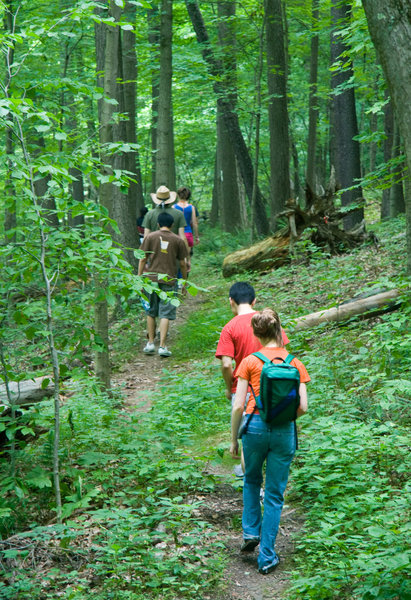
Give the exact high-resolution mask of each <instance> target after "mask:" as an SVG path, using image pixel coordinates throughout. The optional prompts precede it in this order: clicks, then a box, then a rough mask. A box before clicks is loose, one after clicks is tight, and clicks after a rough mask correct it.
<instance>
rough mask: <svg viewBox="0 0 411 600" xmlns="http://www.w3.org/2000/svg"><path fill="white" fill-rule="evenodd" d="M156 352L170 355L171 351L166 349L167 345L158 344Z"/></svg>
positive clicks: (161, 354) (160, 354)
mask: <svg viewBox="0 0 411 600" xmlns="http://www.w3.org/2000/svg"><path fill="white" fill-rule="evenodd" d="M158 354H159V356H171V352H170V350H168V349H167V346H160V348H159V349H158Z"/></svg>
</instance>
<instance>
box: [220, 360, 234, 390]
mask: <svg viewBox="0 0 411 600" xmlns="http://www.w3.org/2000/svg"><path fill="white" fill-rule="evenodd" d="M221 373H222V375H223V379H224V381H225V386H226V390H225V396H226V398H227V400H231V387H232V385H233V359H232V358H231V356H222V357H221Z"/></svg>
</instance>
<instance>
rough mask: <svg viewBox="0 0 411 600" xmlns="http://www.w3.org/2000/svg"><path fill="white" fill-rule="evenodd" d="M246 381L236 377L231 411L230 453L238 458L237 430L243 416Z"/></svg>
mask: <svg viewBox="0 0 411 600" xmlns="http://www.w3.org/2000/svg"><path fill="white" fill-rule="evenodd" d="M247 389H248V381H247V380H246V379H243V378H242V377H239V378H238V383H237V391H236V393H235V401H234V404H233V409H232V411H231V445H230V454H231V456H232V457H233V458H238V457H239V454H238V438H237V436H238V430H239V428H240V424H241V419H242V416H243V411H244V406H245V398H246V395H247Z"/></svg>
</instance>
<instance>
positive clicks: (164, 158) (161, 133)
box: [153, 0, 176, 191]
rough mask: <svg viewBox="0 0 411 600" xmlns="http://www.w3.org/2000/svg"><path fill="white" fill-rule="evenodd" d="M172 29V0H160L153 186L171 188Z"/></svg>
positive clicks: (172, 137) (172, 146)
mask: <svg viewBox="0 0 411 600" xmlns="http://www.w3.org/2000/svg"><path fill="white" fill-rule="evenodd" d="M172 32H173V2H172V0H162V1H161V14H160V78H159V88H158V120H157V153H156V188H157V187H159V186H160V185H167V186H168V187H169V188H170V189H175V187H176V169H175V158H174V132H173V101H172V77H173V60H172ZM153 191H155V190H153Z"/></svg>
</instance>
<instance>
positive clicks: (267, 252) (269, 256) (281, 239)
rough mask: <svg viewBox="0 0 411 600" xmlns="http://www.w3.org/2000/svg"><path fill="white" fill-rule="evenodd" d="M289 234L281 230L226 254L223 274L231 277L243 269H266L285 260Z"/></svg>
mask: <svg viewBox="0 0 411 600" xmlns="http://www.w3.org/2000/svg"><path fill="white" fill-rule="evenodd" d="M289 247H290V235H289V234H288V233H285V232H284V231H283V230H281V231H279V232H278V233H276V234H275V235H273V236H271V237H268V238H265V239H263V240H262V241H261V242H258V243H257V244H254V246H251V247H249V248H242V249H241V250H237V251H236V252H232V253H231V254H228V255H227V256H226V257H225V259H224V261H223V276H224V277H231V275H236V274H237V273H241V272H243V271H268V270H270V269H276V268H278V267H281V266H282V265H283V264H285V262H286V261H287V258H288V254H289Z"/></svg>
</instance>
